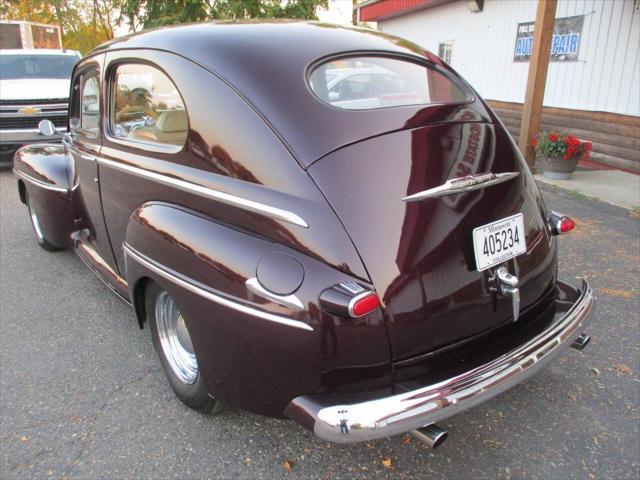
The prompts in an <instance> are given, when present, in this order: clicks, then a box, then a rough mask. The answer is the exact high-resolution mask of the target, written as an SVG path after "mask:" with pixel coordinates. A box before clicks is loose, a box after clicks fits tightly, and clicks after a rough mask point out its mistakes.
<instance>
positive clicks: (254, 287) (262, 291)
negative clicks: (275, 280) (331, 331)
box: [245, 277, 304, 310]
mask: <svg viewBox="0 0 640 480" xmlns="http://www.w3.org/2000/svg"><path fill="white" fill-rule="evenodd" d="M245 285H246V287H247V289H248V290H249V291H250V292H251V293H254V294H256V295H258V296H259V297H262V298H266V299H267V300H272V301H274V302H276V303H279V304H280V305H284V306H285V307H293V308H298V309H300V310H304V305H303V304H302V302H301V301H300V299H299V298H298V297H296V296H295V295H293V294H291V295H278V294H276V293H272V292H270V291H269V290H267V289H266V288H264V287H263V286H262V285H260V282H259V281H258V279H257V278H255V277H252V278H249V279H247V281H246V282H245Z"/></svg>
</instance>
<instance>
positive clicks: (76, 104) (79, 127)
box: [70, 71, 100, 135]
mask: <svg viewBox="0 0 640 480" xmlns="http://www.w3.org/2000/svg"><path fill="white" fill-rule="evenodd" d="M99 122H100V85H99V83H98V72H96V71H90V72H87V73H83V74H81V75H79V76H78V77H77V78H76V80H75V82H74V85H73V97H72V109H71V121H70V125H71V128H72V129H73V130H76V131H81V132H83V133H85V134H89V135H97V134H98V130H99Z"/></svg>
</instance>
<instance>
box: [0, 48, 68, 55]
mask: <svg viewBox="0 0 640 480" xmlns="http://www.w3.org/2000/svg"><path fill="white" fill-rule="evenodd" d="M0 54H2V55H67V56H69V57H79V56H80V52H76V51H75V50H67V49H63V50H57V49H53V48H12V49H2V50H0Z"/></svg>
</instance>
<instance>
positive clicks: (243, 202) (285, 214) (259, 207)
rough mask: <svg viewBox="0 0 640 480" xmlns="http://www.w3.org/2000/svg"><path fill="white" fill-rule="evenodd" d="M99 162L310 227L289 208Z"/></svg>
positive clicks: (120, 164) (153, 173)
mask: <svg viewBox="0 0 640 480" xmlns="http://www.w3.org/2000/svg"><path fill="white" fill-rule="evenodd" d="M98 163H99V164H100V165H104V166H106V167H110V168H115V169H116V170H120V171H123V172H127V173H131V174H133V175H136V176H138V177H142V178H147V179H149V180H153V181H154V182H158V183H161V184H163V185H168V186H171V187H175V188H178V189H180V190H183V191H185V192H189V193H193V194H195V195H200V196H201V197H206V198H211V199H213V200H217V201H219V202H222V203H225V204H227V205H233V206H235V207H238V208H241V209H243V210H248V211H250V212H256V213H261V214H263V215H267V216H269V217H271V218H275V219H278V220H282V221H285V222H288V223H292V224H294V225H298V226H300V227H304V228H309V224H308V223H307V222H306V221H305V220H304V219H303V218H301V217H300V216H298V215H297V214H295V213H293V212H290V211H288V210H283V209H281V208H277V207H273V206H271V205H266V204H264V203H260V202H256V201H254V200H249V199H246V198H242V197H238V196H236V195H232V194H230V193H225V192H220V191H218V190H214V189H212V188H208V187H203V186H202V185H197V184H195V183H192V182H187V181H186V180H180V179H177V178H173V177H169V176H167V175H162V174H160V173H156V172H152V171H150V170H145V169H143V168H139V167H134V166H132V165H126V164H124V163H119V162H114V161H113V160H107V159H106V158H100V157H98Z"/></svg>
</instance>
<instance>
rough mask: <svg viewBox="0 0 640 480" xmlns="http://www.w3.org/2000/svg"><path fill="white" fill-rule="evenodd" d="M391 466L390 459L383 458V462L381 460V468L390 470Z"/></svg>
mask: <svg viewBox="0 0 640 480" xmlns="http://www.w3.org/2000/svg"><path fill="white" fill-rule="evenodd" d="M391 465H393V462H392V461H391V457H389V458H385V459H384V460H382V466H383V467H384V468H391Z"/></svg>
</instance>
